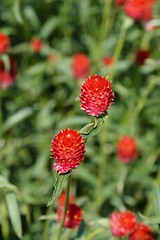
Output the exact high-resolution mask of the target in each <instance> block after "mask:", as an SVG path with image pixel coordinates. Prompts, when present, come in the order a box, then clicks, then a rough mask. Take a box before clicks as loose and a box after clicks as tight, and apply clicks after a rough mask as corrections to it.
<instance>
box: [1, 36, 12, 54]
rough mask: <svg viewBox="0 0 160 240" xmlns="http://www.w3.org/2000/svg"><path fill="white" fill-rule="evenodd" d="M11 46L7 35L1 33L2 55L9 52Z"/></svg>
mask: <svg viewBox="0 0 160 240" xmlns="http://www.w3.org/2000/svg"><path fill="white" fill-rule="evenodd" d="M9 46H10V39H9V37H8V35H7V34H5V33H2V32H0V54H1V53H5V52H7V50H8V48H9Z"/></svg>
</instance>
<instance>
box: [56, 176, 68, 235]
mask: <svg viewBox="0 0 160 240" xmlns="http://www.w3.org/2000/svg"><path fill="white" fill-rule="evenodd" d="M70 184H71V174H70V175H69V177H68V178H67V187H66V195H65V204H64V210H63V215H62V220H61V222H60V226H59V231H58V236H57V240H60V237H61V234H62V230H63V226H64V221H65V218H66V214H67V209H68V203H69V190H70Z"/></svg>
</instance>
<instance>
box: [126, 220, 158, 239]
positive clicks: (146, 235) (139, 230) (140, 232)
mask: <svg viewBox="0 0 160 240" xmlns="http://www.w3.org/2000/svg"><path fill="white" fill-rule="evenodd" d="M129 240H154V238H153V234H152V231H151V229H150V227H148V226H146V225H144V224H142V223H139V224H137V226H136V229H135V231H134V232H133V233H132V234H131V236H130V237H129Z"/></svg>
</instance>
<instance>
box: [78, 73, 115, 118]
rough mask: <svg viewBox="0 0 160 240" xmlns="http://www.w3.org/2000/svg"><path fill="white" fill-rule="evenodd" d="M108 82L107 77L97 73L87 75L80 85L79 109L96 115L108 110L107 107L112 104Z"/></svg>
mask: <svg viewBox="0 0 160 240" xmlns="http://www.w3.org/2000/svg"><path fill="white" fill-rule="evenodd" d="M110 84H111V81H108V78H103V77H101V76H97V75H95V76H92V77H89V78H88V79H87V80H86V81H85V82H84V83H83V84H82V87H81V95H80V101H81V106H80V107H81V109H82V110H83V111H84V112H86V113H88V114H89V115H92V116H96V117H98V116H99V114H102V113H104V112H105V111H106V110H109V109H108V107H109V106H110V105H111V104H113V99H114V92H113V91H112V86H110Z"/></svg>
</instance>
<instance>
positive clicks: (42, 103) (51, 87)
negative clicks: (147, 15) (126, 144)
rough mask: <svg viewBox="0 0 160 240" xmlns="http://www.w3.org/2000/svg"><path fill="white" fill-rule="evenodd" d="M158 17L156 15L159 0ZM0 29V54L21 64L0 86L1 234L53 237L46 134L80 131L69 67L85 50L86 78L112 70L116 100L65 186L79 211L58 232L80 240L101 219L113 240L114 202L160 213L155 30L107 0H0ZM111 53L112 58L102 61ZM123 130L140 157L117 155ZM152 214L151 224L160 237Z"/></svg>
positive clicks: (82, 118)
mask: <svg viewBox="0 0 160 240" xmlns="http://www.w3.org/2000/svg"><path fill="white" fill-rule="evenodd" d="M154 18H155V19H160V2H159V1H157V2H156V4H155V8H154ZM0 32H5V33H6V34H8V35H9V38H10V41H11V46H10V48H9V50H8V53H6V54H2V55H0V58H1V60H4V59H8V56H11V57H12V58H13V59H14V60H15V62H16V64H17V69H18V76H17V78H16V80H15V84H14V86H12V87H9V88H8V89H6V90H2V89H1V92H0V99H1V100H0V101H1V104H0V108H1V110H0V111H1V126H0V128H1V136H0V226H1V227H0V239H3V240H9V239H12V240H14V239H18V237H20V238H22V239H24V240H32V239H34V240H39V239H43V240H48V239H49V240H50V239H54V236H55V235H56V231H57V226H58V223H57V222H56V214H55V210H56V204H54V205H53V206H51V207H49V208H47V207H46V205H47V202H48V199H49V198H50V196H51V195H52V192H53V182H54V171H53V162H54V161H53V159H50V148H51V140H52V139H53V138H54V136H55V134H56V133H58V132H59V131H60V130H62V129H65V128H71V129H76V130H80V129H81V128H82V127H83V126H84V125H86V124H87V123H89V122H90V121H91V119H92V118H91V116H88V115H87V114H86V113H84V112H83V111H82V110H80V108H79V105H80V101H79V100H78V97H79V92H80V87H81V84H82V82H83V81H84V80H85V78H83V77H82V78H80V79H75V77H74V74H73V67H72V61H73V60H72V59H73V56H74V55H75V54H77V53H84V54H86V55H87V56H88V57H89V59H90V62H91V67H90V75H94V74H98V75H102V76H104V77H106V76H107V75H108V76H109V80H112V86H113V91H114V92H115V103H114V105H112V106H111V107H110V110H109V111H108V114H109V117H108V119H107V121H106V122H105V123H104V125H103V128H102V131H101V132H100V133H99V135H97V136H96V137H94V138H91V139H89V140H88V142H87V144H86V154H85V160H84V161H83V162H82V163H81V165H80V166H79V167H78V168H77V169H76V170H74V171H73V174H72V187H71V192H72V194H74V195H75V196H76V203H77V204H78V205H79V206H81V208H82V209H84V210H85V212H84V214H83V223H82V225H81V227H80V229H79V230H74V231H73V232H72V233H71V232H69V230H66V233H65V234H68V237H66V236H67V235H64V236H62V239H63V238H64V239H70V238H69V237H70V236H71V235H73V236H72V239H77V240H78V239H79V240H83V239H86V238H85V237H86V236H87V235H88V234H90V233H91V232H92V231H94V230H96V229H98V228H99V227H101V226H102V227H104V225H105V226H106V229H105V231H104V232H103V233H100V234H99V235H97V236H96V238H94V239H95V240H100V239H101V240H103V239H111V237H112V236H111V233H110V229H109V227H107V226H108V219H109V216H110V214H111V213H112V211H114V210H115V209H117V210H121V211H123V210H125V209H129V210H131V211H133V212H135V213H136V214H137V216H138V212H140V213H141V214H143V215H144V216H147V217H151V216H155V215H157V214H159V216H160V120H159V119H160V65H159V62H158V60H159V59H160V42H159V39H160V28H157V29H156V30H154V31H151V32H147V31H146V28H145V22H143V21H139V22H135V21H134V20H132V19H131V18H129V17H127V16H126V15H125V13H124V11H123V7H116V5H115V1H113V0H106V1H105V0H99V1H96V0H81V1H78V0H66V1H62V0H39V1H36V0H23V1H20V0H1V3H0ZM35 37H36V38H39V39H41V40H42V42H43V47H42V49H41V50H40V51H38V52H35V51H33V49H31V46H30V42H31V40H32V39H33V38H35ZM139 48H142V49H148V50H149V51H150V56H149V58H148V59H147V60H146V61H145V62H144V64H142V65H137V64H136V63H135V58H136V53H137V50H138V49H139ZM51 54H52V55H54V56H56V58H55V59H54V60H53V61H49V59H48V57H49V56H50V55H51ZM108 56H112V57H113V59H114V61H113V63H112V64H110V65H104V64H103V59H104V58H105V57H108ZM124 135H129V136H132V137H134V138H135V140H136V142H137V146H138V152H139V154H138V158H137V159H136V160H135V161H133V162H131V163H129V164H123V163H121V162H120V161H119V160H118V158H117V154H116V147H117V142H118V139H119V138H120V137H122V136H124ZM138 217H139V219H140V221H143V219H142V218H140V216H138ZM157 219H158V220H157V221H156V220H155V222H156V224H153V225H151V227H152V230H153V232H154V236H155V239H160V237H159V227H158V224H157V223H158V222H159V223H160V217H159V218H158V217H157ZM144 222H145V221H144ZM146 223H148V224H149V223H153V222H151V221H150V220H148V222H147V220H146ZM67 231H68V233H67ZM17 236H18V237H17ZM112 239H114V238H113V237H112Z"/></svg>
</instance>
